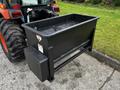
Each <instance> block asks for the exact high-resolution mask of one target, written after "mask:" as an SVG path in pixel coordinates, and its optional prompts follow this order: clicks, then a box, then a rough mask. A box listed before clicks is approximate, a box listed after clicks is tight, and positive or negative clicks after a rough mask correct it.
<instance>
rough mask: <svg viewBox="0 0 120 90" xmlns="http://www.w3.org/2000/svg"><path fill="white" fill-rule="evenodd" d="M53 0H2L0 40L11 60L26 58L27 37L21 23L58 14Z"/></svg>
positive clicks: (0, 1) (16, 60)
mask: <svg viewBox="0 0 120 90" xmlns="http://www.w3.org/2000/svg"><path fill="white" fill-rule="evenodd" d="M56 12H59V7H58V5H57V4H56V1H53V0H0V41H1V46H2V49H3V51H4V53H5V54H6V56H7V57H8V59H9V60H10V61H11V62H19V61H21V60H24V57H25V56H24V48H25V47H26V46H27V43H26V42H27V39H26V34H25V31H24V29H23V28H22V27H21V24H23V23H28V22H32V21H36V20H41V19H45V18H50V17H54V16H56V15H58V14H57V13H56Z"/></svg>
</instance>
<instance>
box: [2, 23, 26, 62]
mask: <svg viewBox="0 0 120 90" xmlns="http://www.w3.org/2000/svg"><path fill="white" fill-rule="evenodd" d="M0 39H1V46H2V48H3V51H4V53H5V54H6V56H7V57H8V59H9V61H11V62H20V61H21V60H24V58H25V56H24V48H25V47H26V41H25V34H24V31H23V30H22V29H21V28H20V27H19V26H18V25H15V24H14V23H12V22H7V23H6V24H5V25H4V26H3V28H1V30H0Z"/></svg>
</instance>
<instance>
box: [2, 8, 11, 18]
mask: <svg viewBox="0 0 120 90" xmlns="http://www.w3.org/2000/svg"><path fill="white" fill-rule="evenodd" d="M0 14H1V15H2V16H3V18H4V19H10V18H11V17H10V14H9V10H8V9H4V10H0Z"/></svg>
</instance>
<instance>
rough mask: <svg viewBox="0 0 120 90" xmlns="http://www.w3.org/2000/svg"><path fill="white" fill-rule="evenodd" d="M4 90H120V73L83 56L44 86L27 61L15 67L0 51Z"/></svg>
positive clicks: (0, 86) (0, 77)
mask: <svg viewBox="0 0 120 90" xmlns="http://www.w3.org/2000/svg"><path fill="white" fill-rule="evenodd" d="M0 90H120V72H118V71H116V70H114V69H113V68H111V67H109V66H106V65H104V64H103V63H100V62H98V61H97V60H96V59H95V58H93V57H91V56H89V55H86V54H82V55H80V56H79V57H77V58H76V59H75V60H74V61H72V62H71V63H69V64H68V65H66V66H65V67H63V68H62V69H60V70H59V71H58V72H56V73H55V80H54V81H53V82H48V81H45V82H41V81H40V80H39V79H38V78H37V77H36V76H35V75H34V74H33V73H32V72H31V71H30V69H29V67H28V65H27V63H26V61H23V62H21V63H19V64H11V63H10V62H9V61H8V59H7V58H6V56H5V55H4V53H3V51H2V50H1V48H0Z"/></svg>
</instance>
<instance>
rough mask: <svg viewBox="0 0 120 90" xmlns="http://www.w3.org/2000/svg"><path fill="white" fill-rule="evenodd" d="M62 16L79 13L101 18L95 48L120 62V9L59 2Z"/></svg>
mask: <svg viewBox="0 0 120 90" xmlns="http://www.w3.org/2000/svg"><path fill="white" fill-rule="evenodd" d="M59 6H60V8H61V13H60V14H61V15H64V14H70V13H79V14H87V15H94V16H98V17H100V19H99V20H98V23H97V30H96V34H95V41H94V48H95V49H97V50H98V51H100V52H102V53H104V54H106V55H109V56H111V57H113V58H116V59H118V60H120V7H118V8H108V7H107V8H105V7H100V6H99V7H97V6H90V5H85V4H72V3H65V2H59Z"/></svg>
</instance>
